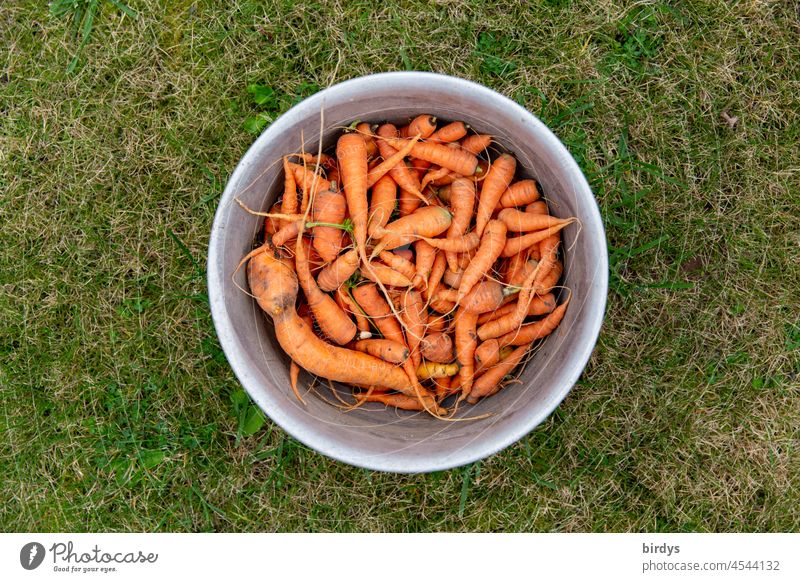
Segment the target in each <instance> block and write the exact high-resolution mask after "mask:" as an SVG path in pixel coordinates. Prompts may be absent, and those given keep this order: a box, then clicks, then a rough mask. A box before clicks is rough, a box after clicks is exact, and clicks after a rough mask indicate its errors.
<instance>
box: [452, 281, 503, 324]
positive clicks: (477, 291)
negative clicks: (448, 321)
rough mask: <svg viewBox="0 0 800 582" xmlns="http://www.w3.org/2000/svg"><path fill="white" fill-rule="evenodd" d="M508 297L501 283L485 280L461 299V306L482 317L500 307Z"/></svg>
mask: <svg viewBox="0 0 800 582" xmlns="http://www.w3.org/2000/svg"><path fill="white" fill-rule="evenodd" d="M440 293H441V291H440ZM506 295H507V293H506V292H505V290H504V289H503V286H502V285H501V284H500V283H498V282H497V281H491V280H488V279H485V280H483V281H481V282H480V283H478V284H476V285H474V286H473V287H472V290H471V291H470V292H469V293H467V294H466V295H465V296H464V297H463V298H462V299H461V302H460V303H459V305H460V306H461V307H462V308H463V309H464V310H465V311H468V312H470V313H477V314H479V315H480V314H481V313H486V312H488V311H494V310H496V309H497V308H498V307H500V306H501V305H502V304H503V301H505V298H506Z"/></svg>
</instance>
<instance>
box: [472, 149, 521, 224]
mask: <svg viewBox="0 0 800 582" xmlns="http://www.w3.org/2000/svg"><path fill="white" fill-rule="evenodd" d="M516 169H517V160H515V159H514V157H513V156H510V155H508V154H503V155H501V156H500V157H499V158H497V159H496V160H495V161H494V163H493V164H492V166H491V167H490V168H489V171H488V172H487V174H486V179H485V180H484V181H483V186H482V188H481V195H480V199H479V200H478V211H477V213H476V215H475V231H476V232H477V233H478V236H480V235H482V234H483V229H484V228H486V224H487V223H488V222H489V220H490V219H491V217H492V213H493V212H494V210H495V208H496V207H497V203H498V202H499V201H500V197H501V196H502V195H503V192H505V191H506V189H507V188H508V185H509V184H510V183H511V180H513V179H514V172H516Z"/></svg>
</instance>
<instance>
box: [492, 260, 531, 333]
mask: <svg viewBox="0 0 800 582" xmlns="http://www.w3.org/2000/svg"><path fill="white" fill-rule="evenodd" d="M538 274H539V267H538V266H537V268H536V269H534V270H532V271H531V272H530V273H529V274H528V276H527V277H526V278H525V281H524V282H523V284H522V289H521V290H520V294H519V299H518V300H517V304H516V307H515V309H514V311H512V312H510V313H508V314H507V315H504V316H502V317H499V318H497V319H495V320H492V321H489V322H487V323H484V324H483V325H482V326H480V327H479V328H478V337H479V338H480V339H481V340H483V341H486V340H487V339H491V338H495V337H500V336H502V335H505V334H506V333H508V332H510V331H511V330H513V329H517V328H518V327H519V326H520V325H522V322H523V320H524V319H525V317H526V316H527V315H528V310H529V309H530V305H531V303H532V302H533V299H534V291H535V289H534V281H535V280H536V277H537V276H538Z"/></svg>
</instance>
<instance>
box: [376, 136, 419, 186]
mask: <svg viewBox="0 0 800 582" xmlns="http://www.w3.org/2000/svg"><path fill="white" fill-rule="evenodd" d="M396 136H397V128H395V126H394V125H392V124H391V123H385V124H383V125H381V126H380V127H379V128H378V137H379V138H381V139H378V140H377V141H378V149H379V150H380V152H381V156H382V157H383V159H384V160H386V159H389V158H391V157H392V156H393V155H394V154H396V153H397V149H395V148H394V147H392V146H391V145H389V142H388V139H391V138H395V137H396ZM398 149H402V146H401V147H400V148H398ZM389 175H390V176H391V177H392V179H393V180H394V181H395V182H396V183H397V185H398V186H399V187H400V188H402V189H404V190H408V191H409V192H413V193H414V194H415V195H419V196H422V193H421V192H420V184H419V178H417V174H416V172H414V171H412V170H411V169H410V168H409V167H408V166H407V165H406V163H405V162H404V161H401V162H400V163H398V164H397V165H396V166H394V167H393V168H392V169H391V170H389Z"/></svg>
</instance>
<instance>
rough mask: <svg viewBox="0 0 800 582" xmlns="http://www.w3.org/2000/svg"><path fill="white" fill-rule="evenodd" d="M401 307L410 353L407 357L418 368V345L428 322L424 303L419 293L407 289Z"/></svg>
mask: <svg viewBox="0 0 800 582" xmlns="http://www.w3.org/2000/svg"><path fill="white" fill-rule="evenodd" d="M401 305H402V311H401V314H402V317H403V321H404V323H405V330H406V345H407V346H408V350H409V353H410V356H409V357H410V358H411V361H412V362H413V363H414V365H415V366H419V362H420V353H419V344H420V342H421V341H422V338H423V336H424V335H425V325H426V324H427V322H428V317H427V311H426V309H425V302H424V301H423V299H422V295H420V293H419V291H417V290H416V289H408V290H406V292H405V293H403V295H402V299H401Z"/></svg>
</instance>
